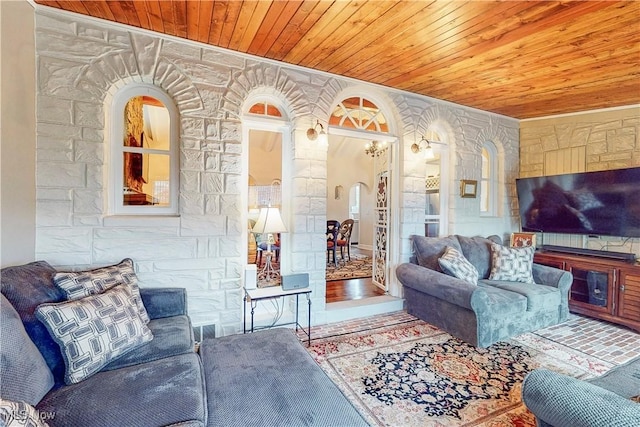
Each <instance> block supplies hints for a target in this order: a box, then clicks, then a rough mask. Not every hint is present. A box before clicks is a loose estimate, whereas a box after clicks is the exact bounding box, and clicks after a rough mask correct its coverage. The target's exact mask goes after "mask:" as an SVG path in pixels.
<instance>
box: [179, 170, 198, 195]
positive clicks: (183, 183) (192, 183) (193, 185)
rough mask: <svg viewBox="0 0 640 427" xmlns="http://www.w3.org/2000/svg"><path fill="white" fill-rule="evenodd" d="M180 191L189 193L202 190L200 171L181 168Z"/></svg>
mask: <svg viewBox="0 0 640 427" xmlns="http://www.w3.org/2000/svg"><path fill="white" fill-rule="evenodd" d="M180 191H185V192H189V193H198V192H200V172H197V171H185V170H181V171H180Z"/></svg>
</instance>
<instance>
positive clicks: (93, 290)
mask: <svg viewBox="0 0 640 427" xmlns="http://www.w3.org/2000/svg"><path fill="white" fill-rule="evenodd" d="M53 282H54V283H55V284H56V286H57V287H59V288H60V289H62V291H63V292H64V293H65V294H66V296H67V299H68V300H70V301H73V300H77V299H80V298H84V297H88V296H90V295H96V294H99V293H102V292H104V291H106V290H109V289H111V288H113V287H114V286H117V285H123V284H124V285H127V286H128V287H129V288H130V290H131V293H132V295H133V297H134V298H135V301H136V306H137V307H138V310H139V311H140V317H142V320H143V321H144V322H145V323H149V321H150V319H149V315H148V314H147V310H146V309H145V308H144V304H143V303H142V298H141V297H140V288H139V287H138V277H137V276H136V273H135V271H134V269H133V261H132V260H131V259H130V258H125V259H123V260H122V261H120V263H118V264H115V265H109V266H106V267H100V268H94V269H93V270H87V271H60V272H57V273H56V274H55V275H54V276H53Z"/></svg>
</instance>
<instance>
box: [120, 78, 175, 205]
mask: <svg viewBox="0 0 640 427" xmlns="http://www.w3.org/2000/svg"><path fill="white" fill-rule="evenodd" d="M111 122H112V124H111V129H112V136H111V171H110V174H111V176H110V183H111V188H110V192H109V194H110V212H111V213H113V214H124V215H156V214H158V215H171V214H177V213H178V197H179V196H178V175H179V157H178V123H179V121H178V112H177V109H176V107H175V105H174V104H173V101H172V100H171V98H170V97H169V96H168V95H167V94H166V93H164V92H163V91H162V90H160V89H159V88H157V87H155V86H151V85H143V84H135V85H131V86H127V87H125V88H123V89H121V90H120V91H119V92H118V93H116V95H115V96H114V100H113V108H112V115H111Z"/></svg>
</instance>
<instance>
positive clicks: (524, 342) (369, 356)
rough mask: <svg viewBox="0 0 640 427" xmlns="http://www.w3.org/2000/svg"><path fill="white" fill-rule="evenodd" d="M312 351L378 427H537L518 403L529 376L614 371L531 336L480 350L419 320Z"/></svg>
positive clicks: (334, 340) (317, 343) (321, 343)
mask: <svg viewBox="0 0 640 427" xmlns="http://www.w3.org/2000/svg"><path fill="white" fill-rule="evenodd" d="M309 352H310V353H311V355H312V356H313V357H314V358H315V359H316V360H317V362H318V363H319V364H320V366H321V367H322V368H323V369H324V370H325V371H326V372H327V374H328V375H329V376H330V377H331V379H332V380H333V381H334V382H335V383H336V384H337V385H338V386H339V387H340V389H341V390H342V391H343V392H344V393H345V395H347V397H348V398H349V399H350V400H351V401H352V402H353V403H354V405H355V406H356V407H357V408H358V409H359V410H360V412H361V413H362V414H363V415H364V416H365V418H367V421H368V422H369V423H370V424H371V425H373V426H398V427H400V426H439V427H443V426H492V427H498V426H500V427H504V426H517V427H525V426H526V427H529V426H531V427H534V426H535V419H534V417H533V415H532V414H531V413H530V412H529V411H528V410H527V409H526V407H525V406H524V405H523V404H522V402H521V399H520V394H521V384H522V380H523V379H524V377H525V376H526V374H527V373H528V372H530V371H531V370H533V369H535V368H539V367H545V368H548V369H553V370H555V371H558V372H562V373H564V374H567V375H571V376H573V377H576V378H589V377H593V376H596V375H601V374H602V373H604V372H606V371H607V370H609V369H611V367H612V366H613V365H612V364H609V363H606V362H603V361H601V360H599V359H596V358H594V357H591V356H588V355H584V354H583V353H579V352H576V351H573V350H571V349H569V348H568V347H565V346H562V345H560V344H558V343H555V342H553V341H550V340H547V339H545V338H541V337H539V336H536V335H533V334H524V335H521V336H519V337H517V339H512V340H510V341H508V342H504V343H498V344H495V345H493V346H491V347H490V348H488V349H478V348H475V347H473V346H470V345H468V344H466V343H463V342H462V341H459V340H458V339H456V338H453V337H452V336H451V335H449V334H447V333H445V332H443V331H441V330H439V329H437V328H435V327H433V326H431V325H429V324H427V323H425V322H422V321H420V320H411V321H407V322H405V323H403V324H398V325H393V326H386V327H382V328H379V329H376V330H372V331H363V332H358V333H352V334H346V335H341V336H337V337H328V338H321V339H318V340H314V341H312V343H311V346H310V347H309Z"/></svg>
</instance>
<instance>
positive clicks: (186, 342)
mask: <svg viewBox="0 0 640 427" xmlns="http://www.w3.org/2000/svg"><path fill="white" fill-rule="evenodd" d="M147 326H148V327H149V329H150V330H151V333H152V334H153V339H152V340H151V341H149V342H147V343H145V344H144V345H141V346H140V347H138V348H136V349H135V350H132V351H130V352H129V353H127V354H125V355H123V356H121V357H119V358H117V359H116V360H114V361H112V362H111V363H109V364H108V365H107V366H105V367H104V368H103V369H102V370H103V371H109V370H112V369H118V368H123V367H125V366H131V365H136V364H138V363H146V362H150V361H152V360H157V359H162V358H163V357H169V356H175V355H178V354H184V353H193V352H194V351H195V342H194V339H193V328H192V327H191V320H190V319H189V317H188V316H173V317H165V318H161V319H153V320H151V322H149V324H148V325H147Z"/></svg>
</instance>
